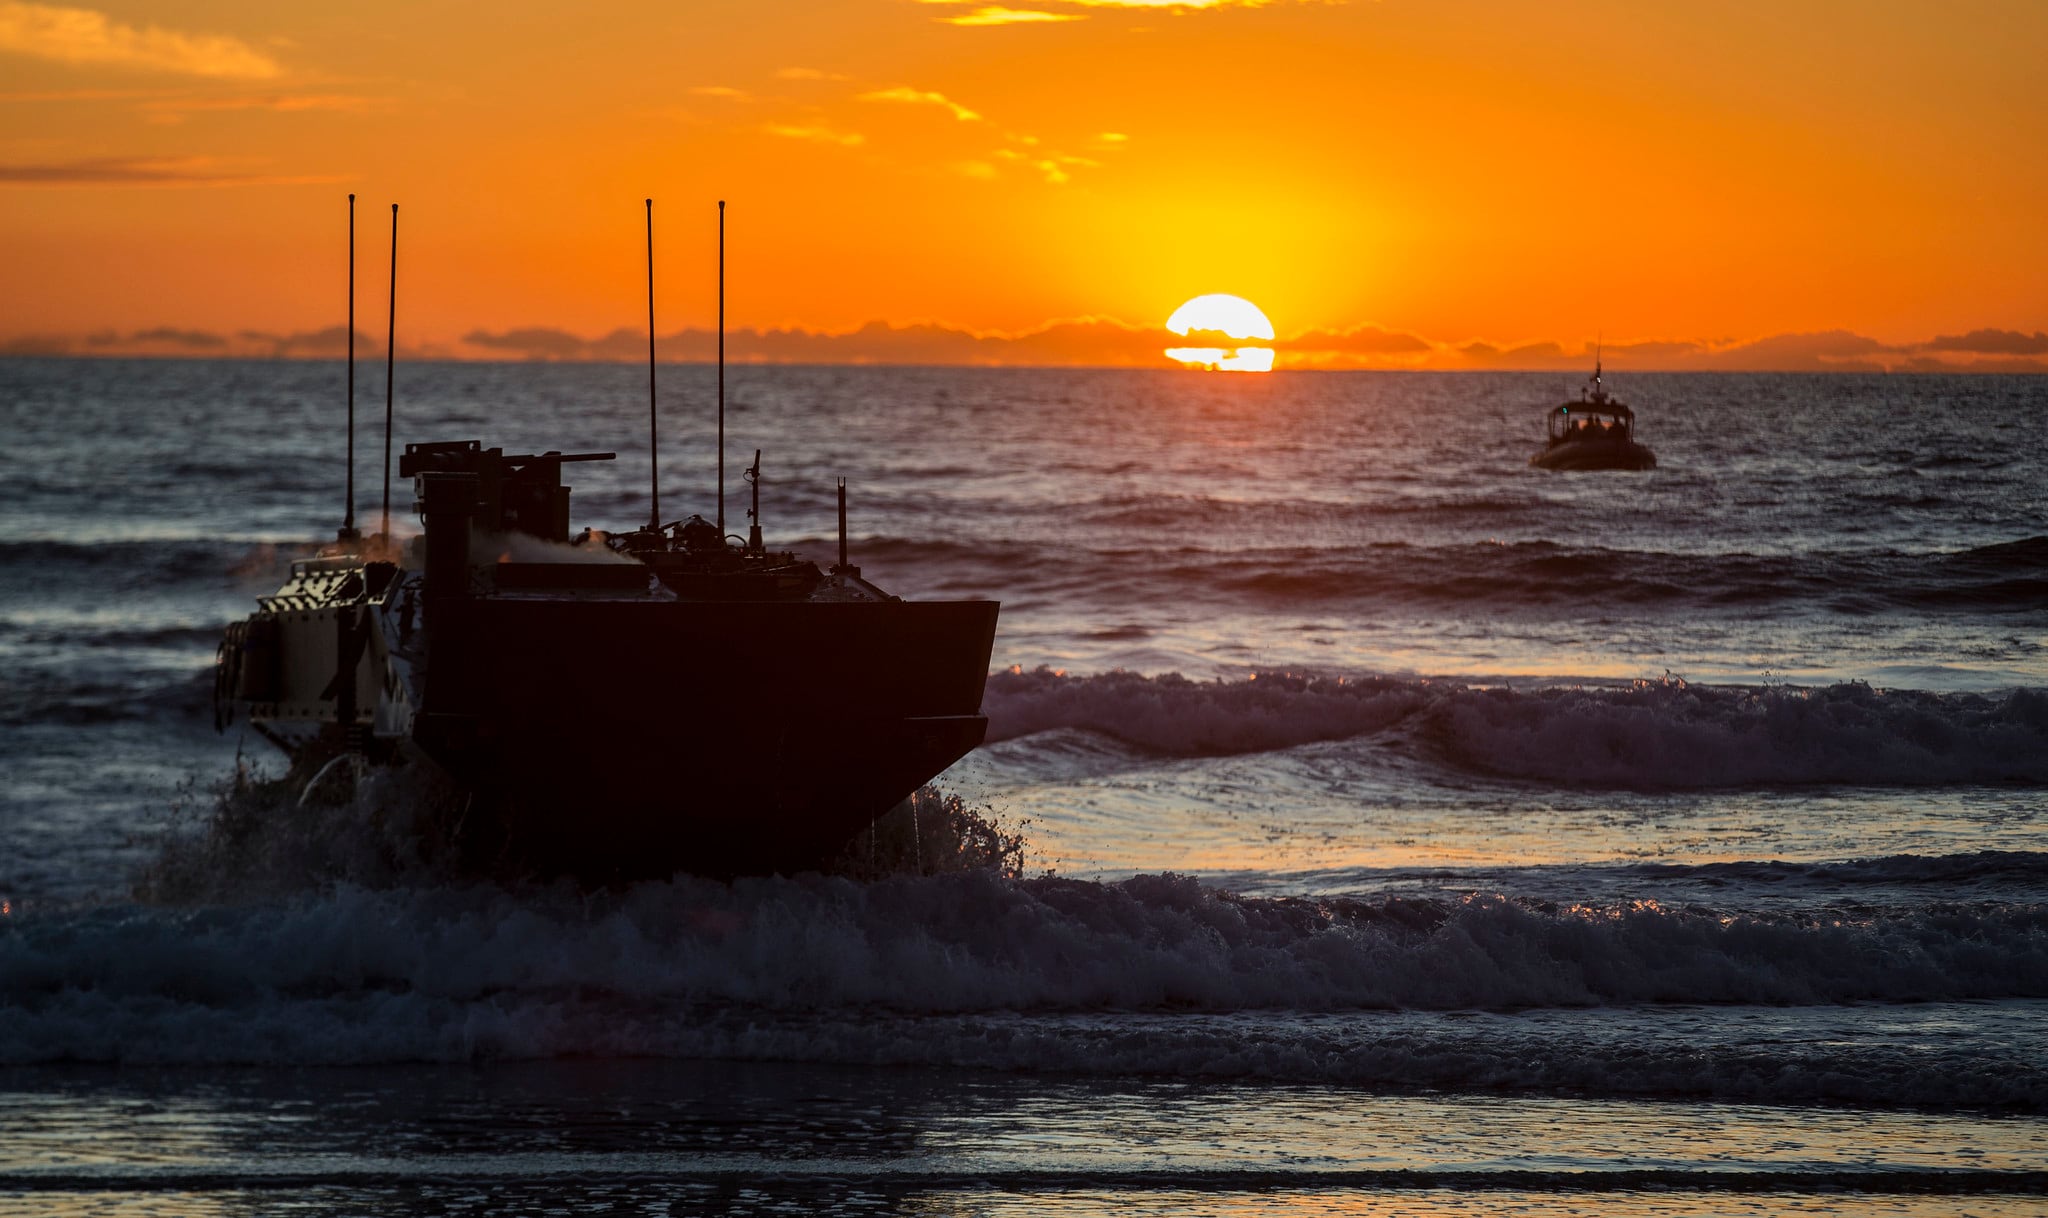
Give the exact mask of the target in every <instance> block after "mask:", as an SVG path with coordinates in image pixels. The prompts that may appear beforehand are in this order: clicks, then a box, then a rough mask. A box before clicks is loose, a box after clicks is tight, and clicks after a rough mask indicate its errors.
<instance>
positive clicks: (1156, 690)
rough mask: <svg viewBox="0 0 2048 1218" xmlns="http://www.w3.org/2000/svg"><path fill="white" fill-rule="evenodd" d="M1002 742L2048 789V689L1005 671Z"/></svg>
mask: <svg viewBox="0 0 2048 1218" xmlns="http://www.w3.org/2000/svg"><path fill="white" fill-rule="evenodd" d="M983 706H984V709H985V710H986V711H987V713H988V715H989V721H990V727H989V739H990V740H991V741H1001V740H1008V739H1014V738H1017V737H1022V736H1028V735H1032V734H1035V733H1038V732H1046V731H1052V730H1055V729H1060V728H1078V729H1083V730H1087V731H1093V732H1098V733H1101V734H1103V735H1106V736H1111V737H1114V738H1116V739H1118V740H1122V741H1125V742H1127V743H1129V744H1132V745H1136V746H1138V747H1140V748H1144V749H1149V750H1152V751H1154V752H1158V753H1164V754H1171V755H1193V756H1213V755H1223V754H1231V753H1245V752H1259V751H1264V750H1269V749H1280V748H1288V747H1292V746H1296V745H1302V744H1310V743H1314V742H1317V741H1324V740H1340V739H1346V738H1351V737H1357V736H1365V735H1370V734H1373V733H1377V732H1383V731H1399V732H1400V733H1402V734H1403V735H1404V736H1406V737H1408V738H1411V739H1413V740H1415V741H1416V742H1418V743H1419V744H1420V745H1422V746H1423V749H1424V751H1425V752H1426V753H1428V754H1429V755H1430V756H1432V757H1434V758H1435V759H1436V760H1438V761H1439V762H1441V763H1443V764H1446V765H1449V766H1451V767H1453V768H1456V769H1459V770H1463V771H1468V772H1479V773H1484V774H1490V775H1496V776H1502V777H1509V778H1516V779H1525V780H1538V781H1542V782H1545V783H1549V784H1553V785H1563V786H1575V785H1576V786H1594V787H1620V788H1629V789H1643V790H1674V789H1694V788H1707V787H1740V786H1754V785H1778V784H1800V783H1848V784H1858V785H1898V786H1918V785H1932V784H1953V783H1998V782H2029V783H2039V782H2048V690H2039V689H2018V690H2012V691H2010V692H2007V693H2004V694H1998V695H1984V694H1960V693H1924V692H1919V691H1914V690H1887V689H1875V688H1872V687H1871V686H1868V685H1864V684H1861V683H1856V682H1850V683H1844V684H1838V685H1831V686H1826V687H1821V688H1811V689H1808V688H1797V687H1791V686H1782V685H1774V686H1763V687H1740V686H1702V685H1692V684H1689V683H1687V682H1685V681H1683V680H1679V679H1676V678H1667V679H1665V680H1663V681H1640V682H1637V683H1635V684H1634V685H1632V686H1627V687H1605V688H1601V687H1592V688H1585V687H1581V688H1565V689H1559V688H1550V689H1532V690H1518V689H1505V688H1471V687H1467V686H1464V685H1459V684H1456V683H1447V682H1439V681H1427V680H1403V679H1396V678H1386V677H1377V678H1369V679H1365V680H1350V679H1346V678H1341V677H1303V676H1295V675H1290V674H1274V673H1261V674H1256V675H1255V676H1254V677H1253V678H1252V679H1250V680H1246V681H1223V680H1219V681H1207V682H1204V681H1191V680H1188V679H1187V678H1185V677H1182V676H1179V675H1177V674H1168V675H1166V676H1161V677H1144V676H1138V675H1135V674H1130V673H1121V672H1118V673H1105V674H1101V675H1097V676H1088V677H1068V676H1064V675H1062V674H1060V673H1058V672H1055V671H1052V670H1049V669H1044V668H1041V669H1038V670H1036V671H1034V672H1028V673H1027V672H1008V673H997V674H994V675H993V676H991V677H990V678H989V683H988V690H987V695H986V697H985V699H984V703H983Z"/></svg>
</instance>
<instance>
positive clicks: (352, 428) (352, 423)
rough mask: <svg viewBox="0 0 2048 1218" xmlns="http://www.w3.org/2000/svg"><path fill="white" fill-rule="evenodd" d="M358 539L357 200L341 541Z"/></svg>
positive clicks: (351, 227) (351, 224)
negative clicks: (346, 458) (346, 485)
mask: <svg viewBox="0 0 2048 1218" xmlns="http://www.w3.org/2000/svg"><path fill="white" fill-rule="evenodd" d="M355 536H356V197H355V195H353V194H351V195H349V197H348V497H347V500H346V501H345V502H344V503H343V505H342V510H341V532H340V533H339V534H337V535H336V537H335V540H337V541H353V540H354V539H355Z"/></svg>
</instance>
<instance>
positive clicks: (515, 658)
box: [413, 598, 996, 878]
mask: <svg viewBox="0 0 2048 1218" xmlns="http://www.w3.org/2000/svg"><path fill="white" fill-rule="evenodd" d="M449 610H450V612H451V613H452V614H454V615H459V616H458V617H457V619H456V620H444V621H441V622H437V623H435V624H434V627H433V635H434V642H433V652H432V658H431V660H430V663H429V666H428V669H427V672H426V673H425V695H426V696H425V699H424V704H425V712H426V713H423V714H422V715H421V716H420V717H419V719H418V720H417V722H416V723H415V725H414V730H413V738H414V741H415V743H416V744H417V745H418V746H419V748H420V749H421V750H422V751H423V752H425V753H426V754H427V755H428V756H429V757H431V758H433V759H434V760H435V761H436V762H438V763H439V764H440V765H442V766H443V767H444V768H446V769H447V770H448V771H449V772H450V773H451V774H453V775H454V776H455V777H456V778H457V779H458V780H459V781H460V782H461V783H462V784H463V785H465V786H466V787H468V788H470V789H471V790H473V791H475V792H476V794H477V796H478V800H479V802H478V811H479V813H481V814H482V816H483V821H482V823H481V824H480V825H475V826H471V827H470V829H469V831H470V832H471V833H473V834H480V835H481V839H482V840H480V846H481V848H482V849H483V851H484V852H485V853H490V852H492V851H502V852H504V853H505V854H506V855H507V861H509V862H510V863H511V864H513V865H515V866H517V865H528V866H530V867H532V868H534V869H538V870H542V871H552V872H563V873H573V874H576V875H580V876H584V877H586V878H606V877H611V876H622V877H630V876H648V875H667V874H671V873H673V872H676V871H679V870H680V871H692V872H697V873H700V874H714V875H732V874H740V873H749V872H766V871H790V870H797V869H801V868H803V867H806V866H810V865H813V864H815V863H817V862H819V861H820V860H822V859H824V858H826V857H828V856H829V855H831V854H832V853H833V852H834V851H835V850H837V849H838V848H840V847H841V846H843V845H844V844H845V843H846V842H847V841H848V840H849V839H850V838H852V837H853V835H854V834H856V833H857V832H859V831H860V830H861V829H862V828H864V827H865V826H866V825H868V824H869V823H870V822H872V821H873V820H874V819H875V818H876V817H877V816H880V815H881V814H882V813H883V812H886V811H888V810H889V809H890V808H891V807H893V806H894V805H896V804H897V803H898V802H900V801H901V800H902V799H904V798H905V797H906V796H908V795H909V794H910V793H911V792H913V791H915V790H916V789H917V788H918V787H919V786H921V785H922V784H923V783H925V782H926V781H928V780H930V779H931V778H932V777H934V776H935V775H937V774H938V773H939V772H940V771H941V770H944V769H945V768H946V767H947V766H949V765H951V764H952V763H953V762H954V761H956V760H958V759H959V758H960V757H962V756H963V755H965V754H966V753H967V752H968V751H969V750H970V749H972V748H974V747H975V746H976V745H977V744H979V743H981V739H982V736H983V734H984V733H985V731H986V730H987V724H988V721H987V720H986V719H985V718H984V717H982V715H981V713H980V706H981V693H982V685H983V683H984V681H985V680H986V677H987V673H988V661H989V654H990V650H991V648H992V646H993V643H994V636H995V620H996V605H995V604H994V603H992V602H979V601H967V602H950V603H949V602H938V603H931V602H926V603H916V602H904V601H892V602H883V603H817V602H786V603H777V602H703V601H681V602H676V601H671V602H639V603H620V602H616V601H583V602H578V601H567V600H552V599H533V600H522V599H510V598H494V599H481V600H473V601H469V602H465V603H461V604H458V605H454V606H450V607H449Z"/></svg>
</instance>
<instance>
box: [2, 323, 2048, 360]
mask: <svg viewBox="0 0 2048 1218" xmlns="http://www.w3.org/2000/svg"><path fill="white" fill-rule="evenodd" d="M1198 340H1199V341H1198ZM655 342H656V349H657V356H658V358H659V359H660V360H662V361H663V362H668V363H706V362H710V361H711V360H713V359H715V358H716V357H717V351H718V336H717V334H716V332H714V331H711V330H707V329H699V328H688V329H683V330H678V331H675V332H672V333H668V334H661V335H657V337H656V340H655ZM1191 344H1193V345H1219V346H1220V345H1242V344H1236V340H1231V339H1227V338H1225V337H1223V336H1220V335H1215V336H1203V335H1199V334H1196V335H1186V336H1183V335H1175V334H1172V333H1171V332H1169V331H1167V330H1164V329H1161V328H1157V327H1145V326H1132V325H1127V324H1125V323H1123V322H1119V321H1114V320H1110V319H1104V318H1084V319H1080V320H1073V321H1061V322H1054V323H1052V324H1049V325H1047V326H1044V327H1042V328H1040V329H1037V330H1032V331H1028V332H1025V333H1022V334H980V333H976V332H974V331H971V330H966V329H962V328H958V327H952V326H945V325H939V324H934V323H917V324H910V325H897V324H893V323H889V322H881V321H875V322H869V323H868V324H866V325H864V326H861V327H860V328H858V329H855V330H849V331H844V332H836V333H835V332H826V331H814V330H806V329H801V328H791V329H781V328H770V329H766V330H761V329H755V328H752V327H741V328H736V329H732V330H728V331H727V332H726V336H725V351H726V357H727V358H728V359H729V360H731V361H733V362H736V363H755V364H761V363H791V364H902V365H942V366H943V365H956V366H1010V367H1171V366H1173V365H1172V361H1170V360H1168V359H1167V358H1166V357H1165V355H1164V354H1163V352H1164V351H1165V349H1166V348H1167V347H1172V346H1188V345H1191ZM1258 345H1263V344H1258ZM1271 345H1272V346H1273V348H1274V349H1275V351H1276V353H1277V357H1278V358H1277V365H1278V367H1280V368H1283V369H1287V368H1292V369H1331V370H1343V369H1375V368H1379V369H1417V370H1459V369H1498V370H1515V369H1529V370H1560V369H1576V368H1580V367H1583V366H1584V365H1585V364H1587V363H1588V362H1589V361H1590V360H1591V358H1592V356H1593V351H1592V349H1591V347H1590V345H1587V344H1575V345H1569V346H1568V345H1566V344H1563V343H1559V342H1556V341H1547V340H1546V341H1539V342H1528V343H1517V344H1513V345H1505V346H1504V345H1500V344H1495V343H1490V342H1485V341H1479V340H1473V341H1466V342H1458V343H1454V342H1442V341H1432V340H1429V339H1426V338H1424V337H1422V336H1420V335H1416V334H1412V333H1409V332H1406V331H1400V330H1388V329H1385V328H1382V327H1378V326H1359V327H1355V328H1353V329H1350V330H1312V331H1307V332H1305V333H1302V334H1299V335H1295V336H1293V337H1291V338H1285V339H1281V340H1279V341H1277V342H1275V343H1273V344H1271ZM347 348H348V343H347V330H346V329H345V328H344V327H341V326H331V327H327V328H325V329H322V330H315V331H304V332H298V333H291V334H273V333H268V332H264V331H255V330H241V331H236V332H234V333H215V332H212V331H205V330H191V329H182V328H177V327H170V326H160V327H154V328H151V329H146V330H137V331H132V332H126V333H123V332H118V331H99V332H95V333H91V334H85V335H19V336H15V337H12V338H7V339H0V356H170V357H207V356H212V357H220V358H244V359H333V358H340V357H341V356H342V355H343V354H344V352H346V350H347ZM1602 352H1603V354H1604V357H1605V359H1606V361H1607V363H1608V366H1609V367H1610V368H1613V369H1616V370H1634V371H1674V372H1676V371H1728V372H1828V371H1837V372H1901V371H1904V372H1911V371H1929V372H2015V373H2048V334H2044V333H2039V332H2037V333H2033V334H2027V333H2024V332H2021V331H2016V330H2000V329H1978V330H1972V331H1970V332H1969V333H1967V334H1960V335H1938V336H1936V337H1934V338H1931V339H1928V340H1927V341H1925V342H1919V343H1905V344H1893V343H1884V342H1881V341H1879V340H1877V339H1873V338H1869V337H1867V336H1865V335H1860V334H1856V333H1853V332H1850V331H1847V330H1829V331H1821V332H1816V333H1804V334H1778V335H1770V336H1766V337H1763V338H1756V339H1749V340H1744V341H1737V342H1726V341H1724V342H1703V341H1694V340H1671V339H1652V340H1643V341H1635V342H1611V343H1606V344H1604V345H1603V346H1602ZM356 353H357V355H358V357H360V358H370V357H373V356H381V355H382V354H383V344H382V343H381V342H380V341H379V340H378V339H377V338H375V337H374V336H372V335H369V334H366V333H364V332H362V331H357V334H356ZM399 354H400V355H402V356H404V357H405V358H408V359H456V360H462V359H481V360H515V361H535V362H549V361H561V362H617V363H629V362H638V361H640V360H643V359H645V358H646V354H647V332H646V331H645V330H636V329H632V328H621V329H617V330H614V331H612V332H610V333H608V334H604V335H599V336H596V337H585V336H582V335H578V334H574V333H572V332H570V331H567V330H562V329H557V328H554V327H549V326H525V327H517V328H514V329H510V330H503V331H490V330H481V329H480V330H473V331H471V332H469V333H468V334H465V335H463V336H462V337H461V338H460V339H459V340H456V341H455V342H452V343H423V344H411V345H408V344H404V343H401V344H400V345H399Z"/></svg>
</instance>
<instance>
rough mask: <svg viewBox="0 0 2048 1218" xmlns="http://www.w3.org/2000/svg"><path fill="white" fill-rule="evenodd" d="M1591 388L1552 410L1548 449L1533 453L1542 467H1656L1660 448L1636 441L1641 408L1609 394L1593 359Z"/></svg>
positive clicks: (1549, 418) (1548, 426)
mask: <svg viewBox="0 0 2048 1218" xmlns="http://www.w3.org/2000/svg"><path fill="white" fill-rule="evenodd" d="M1588 384H1589V385H1590V389H1585V390H1581V391H1580V392H1579V400H1578V401H1576V402H1566V403H1564V404H1563V405H1562V406H1559V407H1557V408H1556V409H1554V410H1552V411H1551V412H1550V414H1549V415H1548V417H1547V420H1546V439H1545V443H1544V445H1543V450H1542V451H1541V452H1539V453H1537V454H1536V455H1535V456H1533V457H1531V458H1529V464H1531V465H1533V466H1535V467H1536V468H1538V469H1655V468H1657V454H1656V453H1653V452H1651V451H1650V450H1649V449H1647V448H1645V447H1643V446H1642V445H1641V444H1638V443H1636V412H1635V411H1633V410H1630V409H1629V408H1628V407H1627V406H1625V405H1623V404H1622V403H1621V401H1620V400H1619V399H1617V398H1613V397H1609V396H1608V393H1607V388H1606V386H1605V385H1603V384H1602V383H1601V379H1600V361H1599V359H1598V357H1595V359H1594V361H1593V376H1592V379H1591V380H1590V381H1589V382H1588Z"/></svg>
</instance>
